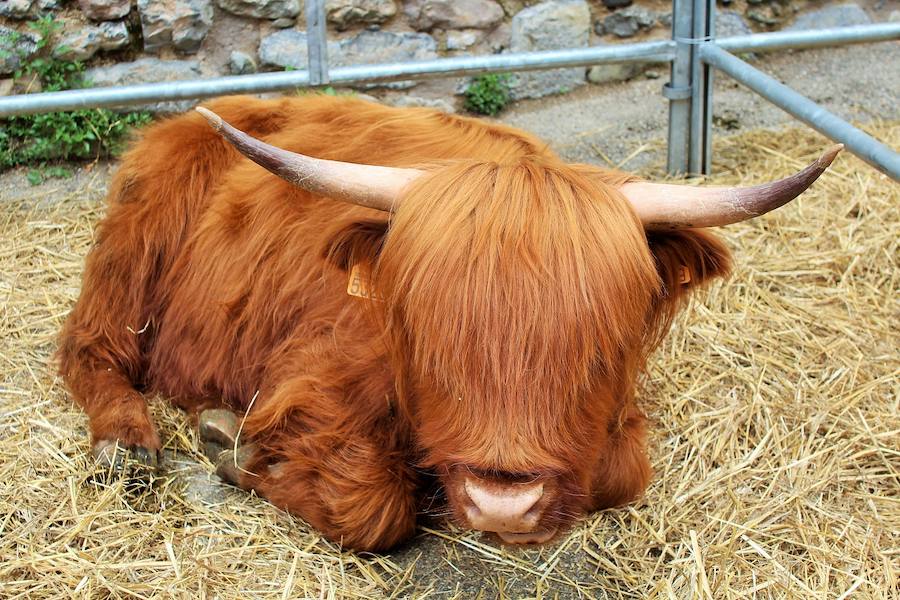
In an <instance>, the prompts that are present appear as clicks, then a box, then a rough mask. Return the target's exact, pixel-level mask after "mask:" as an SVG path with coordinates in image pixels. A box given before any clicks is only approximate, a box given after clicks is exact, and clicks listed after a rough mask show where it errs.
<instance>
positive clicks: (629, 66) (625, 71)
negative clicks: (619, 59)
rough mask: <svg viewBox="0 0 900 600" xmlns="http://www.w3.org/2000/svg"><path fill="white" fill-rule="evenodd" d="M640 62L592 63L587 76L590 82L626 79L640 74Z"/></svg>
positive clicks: (641, 65) (609, 81) (642, 66)
mask: <svg viewBox="0 0 900 600" xmlns="http://www.w3.org/2000/svg"><path fill="white" fill-rule="evenodd" d="M643 68H644V64H642V63H613V64H606V65H594V66H593V67H591V68H590V69H588V73H587V78H588V81H590V82H591V83H612V82H614V81H627V80H629V79H633V78H635V77H637V76H638V75H640V74H641V70H642V69H643Z"/></svg>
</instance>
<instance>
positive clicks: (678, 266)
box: [647, 229, 731, 300]
mask: <svg viewBox="0 0 900 600" xmlns="http://www.w3.org/2000/svg"><path fill="white" fill-rule="evenodd" d="M647 242H648V243H649V245H650V251H651V252H652V253H653V258H654V259H655V261H656V269H657V271H658V272H659V277H660V279H661V280H662V284H663V297H664V298H666V299H667V300H678V299H681V298H683V297H684V296H685V295H686V294H687V293H688V292H690V291H691V290H692V289H694V288H696V287H697V286H700V285H702V284H704V283H706V282H707V281H710V280H712V279H715V278H716V277H724V276H726V275H728V273H729V272H730V271H731V253H730V252H729V251H728V248H726V247H725V245H724V244H723V243H722V242H721V241H720V240H719V238H717V237H716V236H715V235H713V234H712V233H710V232H708V231H705V230H702V229H686V230H682V231H650V232H647Z"/></svg>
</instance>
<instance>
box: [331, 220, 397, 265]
mask: <svg viewBox="0 0 900 600" xmlns="http://www.w3.org/2000/svg"><path fill="white" fill-rule="evenodd" d="M387 229H388V225H387V222H386V221H378V220H374V219H372V220H365V221H355V222H353V223H350V224H349V225H346V226H344V227H342V228H341V229H339V230H338V231H337V233H335V234H334V235H333V236H332V237H331V240H330V242H329V244H328V246H327V248H326V249H325V258H326V260H328V261H330V262H331V263H333V264H334V265H335V266H337V267H338V268H340V269H343V270H344V271H349V270H350V269H351V268H352V267H353V266H354V265H359V264H364V265H372V264H373V263H374V262H375V260H376V259H377V258H378V253H379V252H381V247H382V246H383V245H384V238H385V236H386V235H387Z"/></svg>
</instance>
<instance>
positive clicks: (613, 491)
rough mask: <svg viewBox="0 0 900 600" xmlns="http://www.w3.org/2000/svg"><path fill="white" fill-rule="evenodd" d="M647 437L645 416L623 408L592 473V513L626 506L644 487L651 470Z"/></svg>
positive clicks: (648, 480)
mask: <svg viewBox="0 0 900 600" xmlns="http://www.w3.org/2000/svg"><path fill="white" fill-rule="evenodd" d="M646 437H647V434H646V428H645V418H644V415H642V414H641V413H640V411H638V410H637V409H636V408H634V407H631V408H628V409H626V411H625V414H624V416H623V419H622V420H621V422H620V423H618V424H617V425H616V427H615V429H614V430H613V432H612V433H611V434H610V438H609V445H608V450H607V451H606V452H605V453H604V455H603V457H602V458H601V461H600V463H599V464H598V465H597V469H596V470H595V474H594V478H593V481H594V484H593V500H594V506H593V509H594V510H600V509H603V508H611V507H614V506H621V505H623V504H627V503H628V502H631V501H632V500H635V499H636V498H638V497H639V496H640V495H641V494H642V493H643V491H644V490H645V489H646V488H647V484H648V483H650V476H651V469H650V461H649V460H648V459H647V440H646Z"/></svg>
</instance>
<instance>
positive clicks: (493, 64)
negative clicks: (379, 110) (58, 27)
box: [0, 0, 900, 118]
mask: <svg viewBox="0 0 900 600" xmlns="http://www.w3.org/2000/svg"><path fill="white" fill-rule="evenodd" d="M687 1H688V2H690V0H687ZM812 34H815V35H812ZM894 39H900V23H882V24H878V25H858V26H854V27H840V28H834V29H822V30H818V31H815V32H806V31H803V32H778V33H769V34H756V35H748V36H736V37H730V38H724V39H721V40H717V41H716V43H717V44H719V45H721V46H722V48H724V49H726V50H728V51H729V52H766V51H775V50H784V49H788V48H818V47H823V46H831V45H842V44H858V43H866V42H877V41H885V40H894ZM676 46H677V44H676V42H675V41H674V40H665V41H659V42H645V43H640V44H623V45H617V46H592V47H589V48H576V49H571V50H546V51H540V52H521V53H510V54H494V55H489V56H461V57H454V58H442V59H437V60H428V61H420V62H412V63H394V64H376V65H356V66H352V67H337V68H334V69H330V70H329V71H328V79H329V82H330V83H331V84H334V85H341V84H354V83H383V82H390V81H403V80H418V79H430V78H440V77H451V76H459V75H476V74H480V73H497V72H508V71H531V70H543V69H558V68H563V67H581V66H589V65H597V64H604V63H629V62H659V63H667V62H670V61H672V59H673V58H674V56H675V54H676V52H677V50H676ZM311 85H313V84H312V80H311V77H310V74H309V71H282V72H277V73H257V74H253V75H236V76H231V77H215V78H210V79H195V80H184V81H166V82H159V83H145V84H137V85H125V86H116V87H106V88H88V89H83V90H68V91H65V92H45V93H42V94H23V95H18V96H7V97H5V98H0V118H2V117H8V116H11V115H24V114H35V113H44V112H52V111H57V110H75V109H80V108H93V107H101V106H103V107H109V106H130V105H135V104H147V103H150V102H166V101H173V100H189V99H197V98H209V97H212V96H222V95H226V94H250V93H263V92H276V91H283V90H290V89H295V88H301V87H309V86H311Z"/></svg>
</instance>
